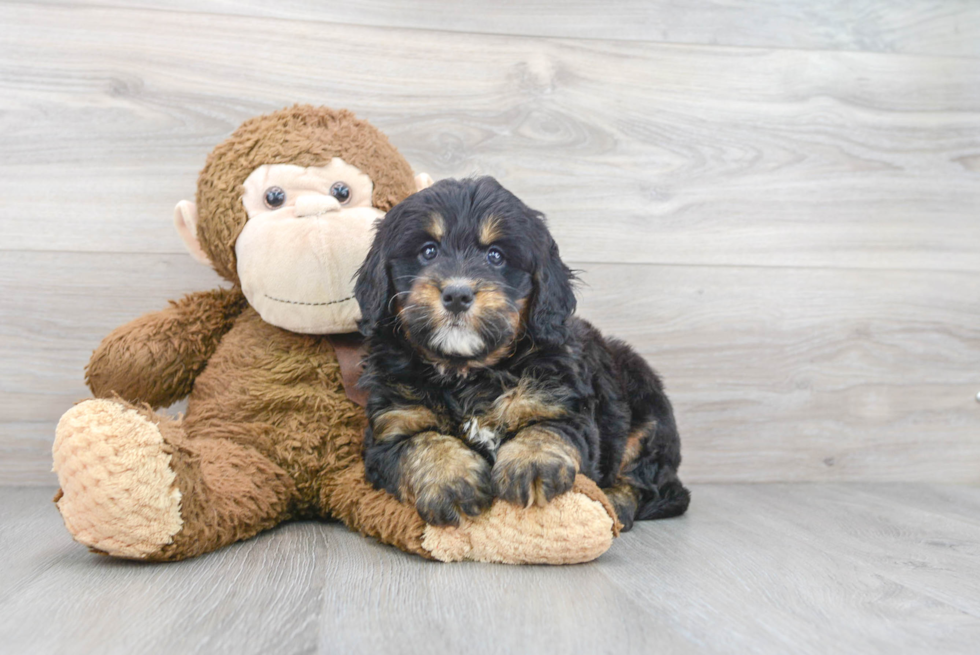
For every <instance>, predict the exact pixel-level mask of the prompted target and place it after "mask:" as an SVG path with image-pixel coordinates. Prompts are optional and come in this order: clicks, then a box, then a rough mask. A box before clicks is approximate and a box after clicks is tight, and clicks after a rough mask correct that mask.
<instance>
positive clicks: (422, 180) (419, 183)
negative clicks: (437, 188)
mask: <svg viewBox="0 0 980 655" xmlns="http://www.w3.org/2000/svg"><path fill="white" fill-rule="evenodd" d="M433 184H434V182H433V181H432V176H431V175H429V174H428V173H419V174H418V175H416V176H415V190H416V191H422V190H423V189H428V188H429V187H430V186H432V185H433Z"/></svg>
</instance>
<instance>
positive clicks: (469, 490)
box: [415, 467, 493, 525]
mask: <svg viewBox="0 0 980 655" xmlns="http://www.w3.org/2000/svg"><path fill="white" fill-rule="evenodd" d="M485 473H486V474H485V475H484V476H481V479H479V480H472V479H459V480H452V481H445V482H436V483H431V484H428V485H425V486H424V487H423V488H422V489H420V490H419V492H418V493H417V495H416V498H415V509H417V510H418V512H419V516H421V517H422V520H424V521H425V522H426V523H429V524H430V525H459V519H460V518H461V516H462V515H463V514H465V515H467V516H476V515H477V514H480V513H481V512H482V511H483V510H485V509H487V508H488V507H490V503H491V502H492V501H493V496H492V495H491V494H490V475H489V473H490V468H489V467H485Z"/></svg>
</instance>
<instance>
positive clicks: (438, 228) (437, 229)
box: [425, 212, 446, 241]
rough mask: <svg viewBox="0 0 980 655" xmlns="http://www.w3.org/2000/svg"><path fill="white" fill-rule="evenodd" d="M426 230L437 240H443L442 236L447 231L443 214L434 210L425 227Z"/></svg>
mask: <svg viewBox="0 0 980 655" xmlns="http://www.w3.org/2000/svg"><path fill="white" fill-rule="evenodd" d="M425 231H426V232H428V233H429V236H431V237H432V238H433V239H435V240H436V241H441V240H442V236H443V235H444V234H445V233H446V221H445V220H444V219H443V218H442V215H440V214H438V213H436V212H432V214H430V215H429V224H428V226H427V227H426V228H425Z"/></svg>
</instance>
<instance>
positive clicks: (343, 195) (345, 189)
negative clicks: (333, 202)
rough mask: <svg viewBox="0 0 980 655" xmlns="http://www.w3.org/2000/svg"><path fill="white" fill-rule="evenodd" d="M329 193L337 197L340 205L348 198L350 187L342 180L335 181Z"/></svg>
mask: <svg viewBox="0 0 980 655" xmlns="http://www.w3.org/2000/svg"><path fill="white" fill-rule="evenodd" d="M330 195H332V196H333V197H334V198H336V199H337V202H339V203H340V204H341V205H342V204H344V203H345V202H347V201H348V200H350V187H349V186H347V185H346V184H344V183H343V182H336V183H335V184H334V185H333V186H332V187H330Z"/></svg>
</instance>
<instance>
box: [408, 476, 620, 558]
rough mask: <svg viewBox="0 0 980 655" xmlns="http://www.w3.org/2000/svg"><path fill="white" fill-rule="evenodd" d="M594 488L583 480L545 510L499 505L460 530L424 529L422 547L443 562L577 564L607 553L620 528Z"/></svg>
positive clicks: (612, 511) (594, 486)
mask: <svg viewBox="0 0 980 655" xmlns="http://www.w3.org/2000/svg"><path fill="white" fill-rule="evenodd" d="M615 517H616V514H615V511H614V510H613V508H612V505H610V503H609V501H608V500H607V499H606V497H605V495H604V494H603V493H602V491H601V490H600V489H599V488H598V487H597V486H596V484H595V483H594V482H592V481H591V480H589V479H588V478H586V477H585V476H583V475H579V476H578V477H577V478H576V479H575V485H574V486H573V487H572V490H571V491H569V492H568V493H566V494H562V495H561V496H558V497H556V498H555V499H554V500H552V501H551V502H550V503H548V504H547V505H545V506H544V507H536V506H535V507H528V508H526V509H525V508H520V507H517V506H515V505H512V504H510V503H508V502H505V501H502V500H500V499H497V500H496V501H494V504H493V506H492V507H491V508H490V511H489V512H486V513H484V514H482V515H481V516H479V517H477V518H475V519H466V518H464V519H463V520H462V522H461V523H460V525H459V527H436V526H432V525H430V526H427V527H426V528H425V534H424V536H423V538H422V546H423V547H424V548H425V549H426V550H427V551H429V553H430V554H431V555H432V557H434V558H435V559H438V560H442V561H444V562H457V561H461V560H476V561H480V562H498V563H503V564H578V563H581V562H588V561H590V560H593V559H595V558H597V557H599V555H601V554H603V553H604V552H606V551H607V550H608V549H609V547H610V546H611V545H612V540H613V537H615V536H616V535H618V534H619V528H620V524H619V521H617V520H616V518H615Z"/></svg>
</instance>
